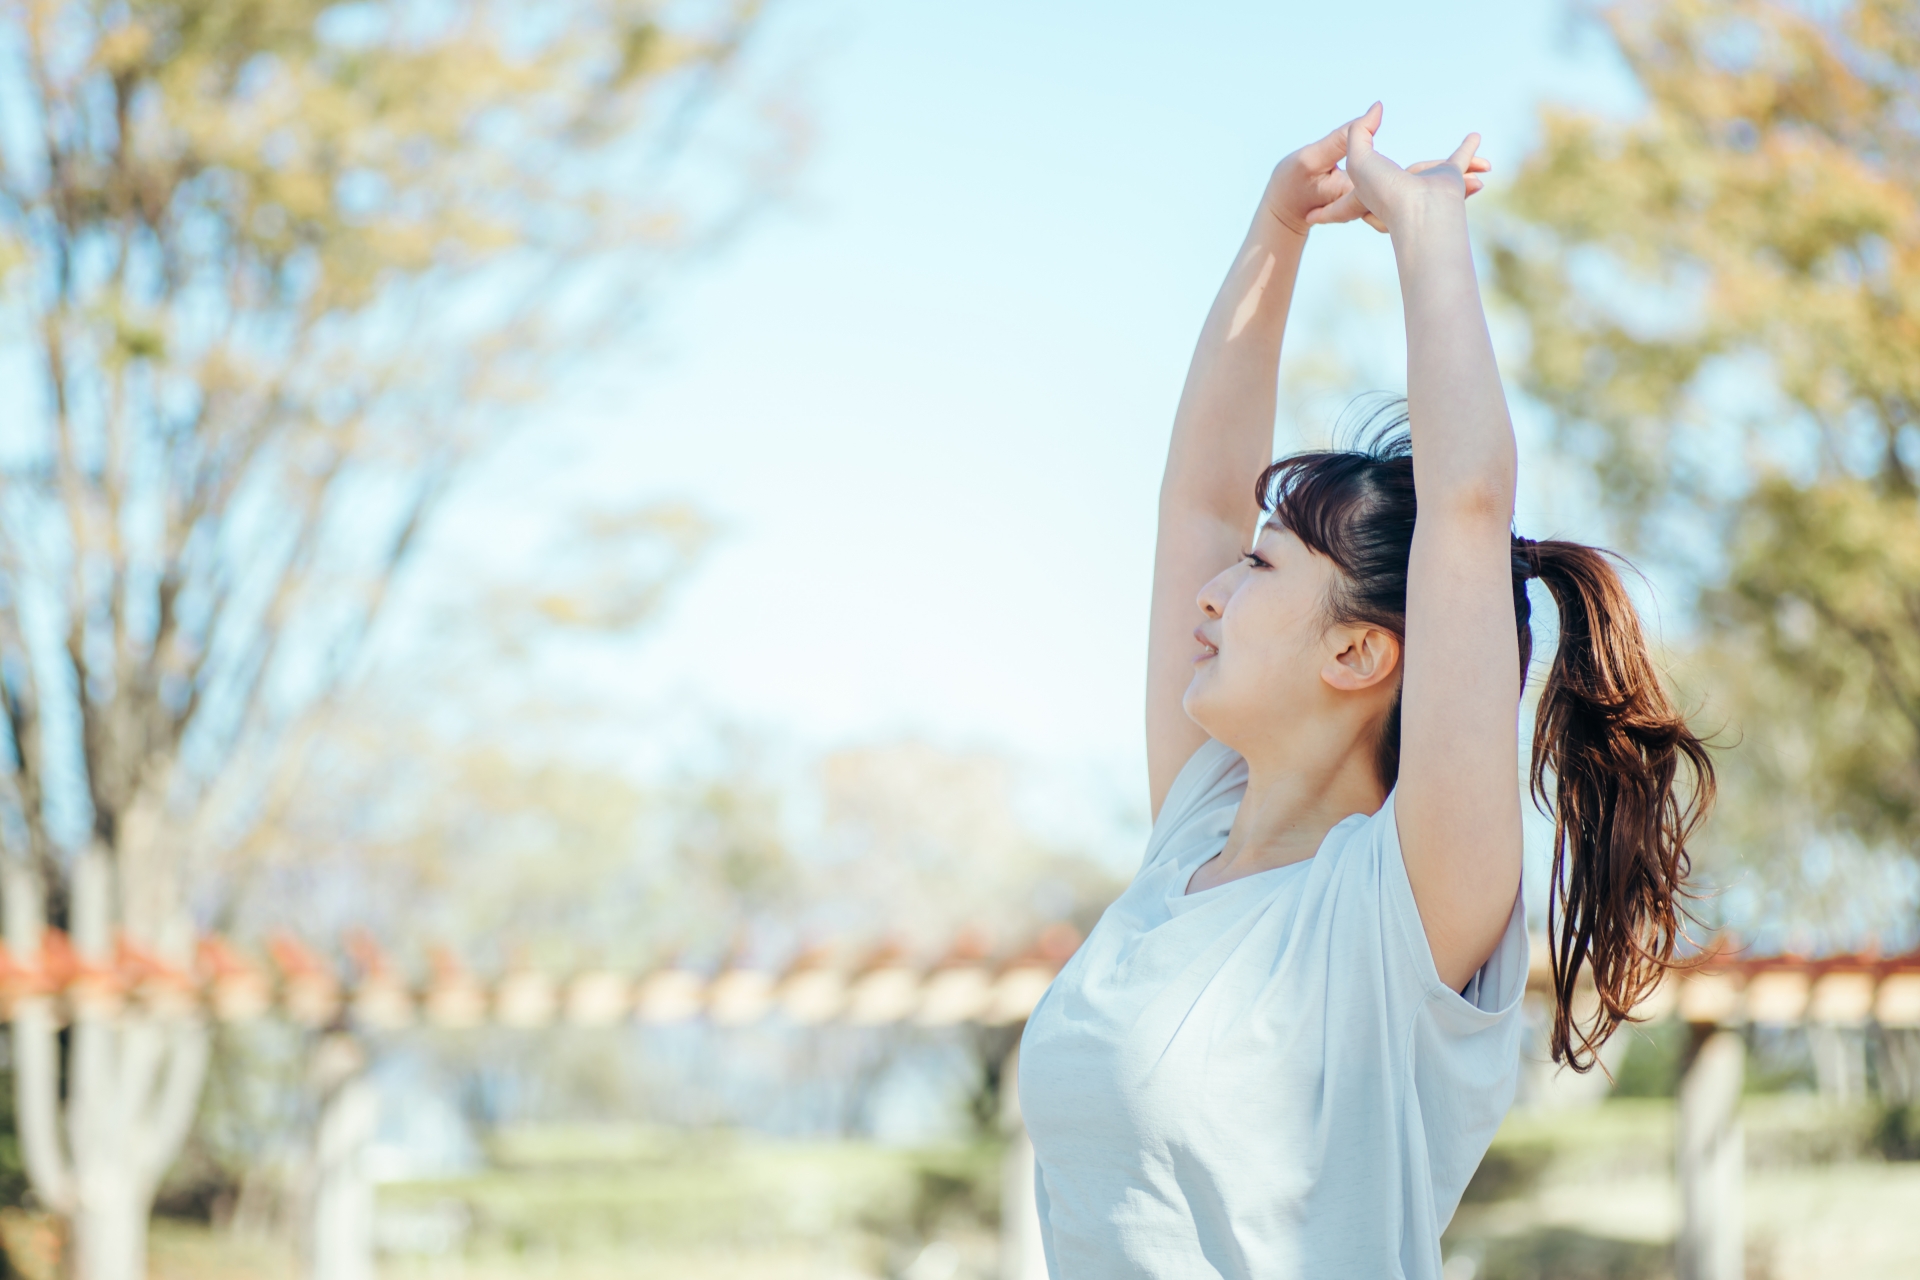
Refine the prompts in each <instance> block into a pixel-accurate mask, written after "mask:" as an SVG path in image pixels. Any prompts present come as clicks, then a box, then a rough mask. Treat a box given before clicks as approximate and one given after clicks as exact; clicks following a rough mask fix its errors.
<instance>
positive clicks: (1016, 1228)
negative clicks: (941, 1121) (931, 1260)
mask: <svg viewBox="0 0 1920 1280" xmlns="http://www.w3.org/2000/svg"><path fill="white" fill-rule="evenodd" d="M1000 1127H1001V1129H1002V1131H1003V1132H1005V1133H1006V1135H1007V1152H1006V1154H1005V1155H1004V1156H1002V1157H1001V1164H1000V1280H1047V1254H1046V1249H1045V1246H1043V1245H1042V1244H1041V1242H1040V1210H1039V1207H1038V1205H1037V1203H1036V1201H1035V1200H1034V1194H1033V1142H1032V1140H1031V1139H1029V1138H1028V1137H1027V1126H1026V1122H1025V1121H1024V1120H1022V1119H1021V1117H1020V1046H1019V1045H1018V1044H1015V1045H1014V1047H1013V1049H1012V1051H1011V1052H1009V1053H1008V1054H1007V1060H1006V1064H1005V1065H1004V1066H1002V1067H1001V1069H1000Z"/></svg>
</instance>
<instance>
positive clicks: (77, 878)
mask: <svg viewBox="0 0 1920 1280" xmlns="http://www.w3.org/2000/svg"><path fill="white" fill-rule="evenodd" d="M5 896H6V904H5V911H6V930H7V943H8V947H9V949H10V950H11V951H13V953H14V954H15V955H16V956H17V957H19V959H20V961H21V962H22V963H28V964H30V963H32V962H33V961H34V960H35V959H36V958H38V957H40V956H42V954H43V950H44V943H45V940H46V939H45V924H46V916H45V910H44V906H43V902H44V898H43V896H42V894H41V893H40V887H39V884H38V882H37V881H36V880H35V879H34V878H33V876H32V874H31V873H30V872H28V871H27V870H25V869H24V868H21V867H18V866H15V867H10V868H8V869H7V871H6V873H5ZM71 903H72V925H73V947H74V956H75V958H76V960H77V961H78V962H79V964H80V966H81V968H82V973H81V975H80V981H79V982H78V983H77V984H74V985H71V986H70V987H69V988H68V992H67V995H66V1002H67V1004H68V1005H70V1012H71V1016H72V1034H71V1036H70V1037H69V1041H68V1053H67V1060H66V1063H65V1067H66V1070H65V1072H64V1078H63V1072H62V1070H61V1065H62V1064H61V1061H60V1056H61V1055H60V1044H59V1014H60V1012H61V1011H60V1008H59V1005H58V1004H57V1003H56V1001H57V999H58V997H56V996H53V995H51V994H49V995H40V996H35V997H32V998H30V999H26V1000H22V1001H19V1002H17V1003H16V1004H15V1006H14V1010H13V1023H12V1025H13V1045H14V1051H15V1053H16V1055H17V1059H16V1064H17V1065H16V1070H15V1072H14V1087H15V1100H14V1109H15V1113H16V1114H17V1115H18V1116H19V1117H20V1140H21V1154H22V1157H23V1162H24V1163H25V1165H26V1169H27V1177H28V1180H29V1181H30V1182H31V1184H32V1186H33V1190H34V1194H35V1195H36V1196H37V1197H38V1198H39V1199H40V1201H41V1202H42V1203H43V1204H45V1205H46V1206H47V1208H48V1209H49V1210H51V1211H52V1212H53V1213H55V1214H56V1215H58V1216H60V1217H62V1218H64V1219H66V1221H67V1225H68V1227H69V1234H70V1238H71V1239H72V1241H73V1267H74V1269H73V1275H74V1278H75V1280H141V1278H142V1277H144V1276H145V1275H146V1253H147V1219H148V1216H149V1215H150V1214H151V1212H152V1209H153V1195H154V1191H155V1189H156V1188H157V1187H158V1186H159V1182H160V1178H161V1175H162V1174H164V1173H165V1172H166V1170H167V1167H168V1166H169V1165H170V1164H172V1163H173V1159H174V1157H175V1156H176V1155H178V1154H179V1151H180V1146H181V1144H182V1143H183V1142H184V1141H185V1140H186V1136H187V1130H188V1128H189V1127H190V1126H191V1125H192V1123H193V1117H194V1113H195V1111H196V1110H197V1108H198V1103H199V1100H200V1088H201V1084H202V1083H203V1082H204V1080H205V1078H206V1068H207V1054H208V1048H209V1044H208V1035H207V1028H206V1026H205V1024H204V1022H202V1020H201V1018H200V1016H199V1014H198V1013H197V1012H192V1011H189V1010H185V1009H183V1010H179V1011H171V1012H160V1011H148V1010H143V1009H138V1008H128V1007H123V1006H122V1004H121V993H119V992H118V991H116V990H115V989H114V987H113V985H112V982H111V977H112V975H113V967H114V955H113V948H112V936H113V929H112V918H113V911H112V908H113V903H112V884H111V870H110V868H109V866H108V863H107V859H106V857H105V855H103V854H102V853H100V852H98V851H93V852H89V853H87V854H84V855H82V857H81V858H80V859H79V861H78V863H77V865H76V866H75V868H74V874H73V885H72V899H71ZM63 1085H64V1087H63ZM62 1119H64V1120H65V1124H64V1125H62V1124H61V1123H60V1121H61V1120H62ZM62 1129H64V1130H65V1132H64V1134H63V1133H62Z"/></svg>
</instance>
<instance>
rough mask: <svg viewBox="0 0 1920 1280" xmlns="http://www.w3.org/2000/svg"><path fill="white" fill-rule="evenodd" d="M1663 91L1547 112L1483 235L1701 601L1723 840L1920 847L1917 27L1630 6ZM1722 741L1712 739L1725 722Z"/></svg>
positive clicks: (1626, 511)
mask: <svg viewBox="0 0 1920 1280" xmlns="http://www.w3.org/2000/svg"><path fill="white" fill-rule="evenodd" d="M1602 18H1603V20H1604V22H1605V24H1606V27H1607V29H1608V31H1609V32H1610V33H1611V35H1612V37H1613V40H1614V43H1615V44H1616V46H1617V48H1618V49H1619V51H1620V53H1621V55H1622V56H1623V57H1624V59H1625V61H1626V64H1627V66H1628V67H1629V68H1630V70H1631V71H1632V73H1633V75H1634V77H1635V78H1636V80H1637V81H1638V83H1639V85H1640V87H1641V89H1642V90H1643V92H1644V94H1645V97H1646V104H1647V105H1646V110H1645V111H1644V113H1643V114H1641V115H1640V116H1638V117H1637V118H1635V119H1632V120H1628V121H1618V120H1612V119H1607V118H1602V117H1600V116H1597V115H1594V114H1591V113H1585V112H1580V111H1574V110H1566V109H1558V108H1556V109H1552V110H1549V111H1548V112H1547V113H1546V114H1545V116H1544V120H1543V128H1544V141H1543V143H1542V145H1541V147H1540V148H1539V150H1538V151H1537V152H1536V153H1535V154H1534V155H1532V156H1531V157H1529V158H1528V160H1527V161H1526V162H1525V164H1524V165H1523V166H1522V168H1521V171H1520V173H1519V176H1518V178H1517V180H1516V182H1515V183H1514V185H1513V187H1512V189H1511V190H1510V192H1509V193H1508V196H1507V199H1506V204H1505V208H1504V217H1503V219H1501V220H1498V226H1497V227H1496V228H1495V230H1494V233H1493V235H1492V236H1491V238H1490V240H1489V248H1490V254H1491V258H1492V262H1493V267H1494V281H1495V285H1496V287H1497V289H1498V290H1499V291H1500V292H1501V293H1502V294H1503V295H1504V296H1505V297H1506V298H1507V299H1508V300H1509V301H1511V302H1512V303H1513V304H1515V306H1516V307H1517V308H1518V310H1519V311H1520V312H1521V314H1522V315H1523V316H1524V318H1525V320H1526V322H1527V326H1528V329H1529V333H1530V340H1531V346H1530V350H1529V352H1528V355H1527V358H1526V362H1525V364H1524V367H1523V368H1522V369H1521V380H1522V382H1523V383H1524V385H1525V388H1526V390H1527V391H1528V392H1529V393H1530V394H1531V395H1533V396H1534V397H1536V398H1537V399H1538V400H1539V401H1540V402H1542V403H1543V404H1544V405H1545V406H1546V407H1547V408H1548V409H1549V410H1550V412H1551V414H1552V416H1553V420H1554V423H1555V428H1556V431H1557V434H1558V437H1559V440H1560V443H1561V445H1562V446H1563V447H1564V448H1565V449H1566V450H1568V451H1569V452H1570V453H1572V454H1573V455H1575V456H1578V457H1582V458H1586V459H1588V460H1590V461H1591V463H1592V465H1593V473H1594V475H1595V477H1596V480H1597V483H1598V491H1599V493H1600V495H1601V496H1602V498H1603V499H1604V501H1605V502H1606V504H1607V507H1608V509H1609V510H1610V511H1611V512H1612V513H1613V515H1614V516H1615V517H1616V519H1617V522H1618V527H1619V530H1620V532H1621V535H1622V536H1623V537H1624V538H1626V539H1627V540H1628V542H1629V544H1630V545H1633V546H1636V547H1638V548H1639V549H1640V550H1642V551H1645V552H1648V553H1650V554H1653V555H1655V556H1657V557H1659V558H1661V559H1662V560H1663V561H1665V562H1666V563H1667V565H1668V567H1669V568H1673V569H1676V570H1678V571H1679V572H1680V574H1681V575H1682V576H1683V577H1686V578H1688V579H1689V580H1690V581H1691V582H1692V583H1693V584H1694V585H1695V586H1696V587H1697V589H1698V593H1699V594H1698V600H1697V603H1698V604H1699V605H1700V613H1699V621H1700V629H1699V634H1698V636H1697V637H1696V641H1697V649H1696V652H1695V654H1694V659H1695V661H1694V663H1693V667H1692V671H1691V673H1690V676H1689V679H1690V681H1691V682H1692V683H1693V684H1695V685H1696V686H1697V688H1696V692H1703V693H1705V694H1706V702H1707V704H1708V707H1709V711H1708V717H1709V720H1710V721H1722V720H1724V722H1725V723H1726V725H1727V728H1728V732H1727V733H1726V734H1725V735H1724V741H1725V742H1726V743H1727V744H1728V745H1735V744H1737V746H1736V747H1735V749H1734V750H1732V751H1730V752H1729V753H1728V758H1727V762H1726V763H1727V768H1726V770H1725V774H1726V783H1727V788H1726V803H1724V804H1723V805H1722V806H1721V818H1720V820H1719V821H1718V822H1717V823H1716V824H1715V830H1717V832H1718V838H1719V842H1720V843H1721V844H1723V845H1731V846H1734V847H1737V848H1740V849H1742V850H1743V851H1745V852H1747V853H1749V854H1757V855H1762V856H1765V855H1769V854H1770V855H1772V856H1773V857H1774V859H1775V860H1776V862H1778V861H1781V860H1788V859H1792V858H1796V857H1798V856H1799V855H1800V854H1801V853H1802V852H1803V851H1804V850H1805V849H1806V848H1807V847H1808V846H1809V844H1810V842H1813V841H1814V840H1816V839H1817V838H1819V836H1820V835H1821V833H1832V832H1835V831H1840V832H1845V833H1849V835H1850V836H1851V837H1852V838H1855V839H1857V840H1858V841H1861V842H1864V843H1865V844H1867V845H1877V844H1881V843H1891V844H1893V845H1895V846H1897V847H1901V848H1906V849H1911V848H1912V847H1913V844H1914V838H1915V837H1916V835H1920V612H1916V608H1917V607H1920V519H1917V518H1916V511H1915V467H1916V465H1917V464H1920V419H1916V413H1920V362H1916V361H1915V359H1914V358H1913V357H1914V353H1915V352H1916V350H1920V134H1916V133H1915V132H1914V130H1913V128H1912V120H1913V119H1914V116H1915V113H1916V111H1920V76H1916V74H1915V73H1916V71H1920V6H1916V5H1915V4H1914V3H1913V2H1912V0H1854V2H1853V3H1849V4H1845V5H1841V6H1832V7H1828V6H1820V7H1815V8H1810V7H1809V6H1806V5H1801V4H1797V3H1792V2H1791V0H1624V2H1622V3H1615V4H1611V5H1609V6H1607V7H1606V8H1604V9H1603V10H1602ZM1709 727H1713V726H1712V725H1711V724H1710V726H1709Z"/></svg>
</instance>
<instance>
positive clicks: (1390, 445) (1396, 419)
mask: <svg viewBox="0 0 1920 1280" xmlns="http://www.w3.org/2000/svg"><path fill="white" fill-rule="evenodd" d="M1354 435H1355V436H1356V437H1357V438H1356V439H1355V440H1354V446H1353V447H1352V448H1347V449H1319V450H1314V451H1313V452H1310V453H1296V454H1294V455H1292V456H1291V457H1287V458H1282V459H1280V461H1278V462H1276V463H1274V464H1273V465H1271V466H1269V467H1268V468H1267V469H1266V470H1265V471H1263V472H1261V473H1260V479H1259V480H1258V482H1256V485H1255V488H1254V501H1255V502H1257V503H1258V504H1259V505H1260V509H1261V510H1262V511H1264V512H1267V513H1269V516H1268V519H1269V521H1270V522H1271V523H1272V524H1274V525H1277V526H1278V527H1280V528H1282V529H1285V530H1286V531H1287V532H1288V533H1291V534H1292V535H1293V536H1294V537H1296V538H1298V539H1300V541H1301V542H1302V543H1303V544H1305V545H1306V547H1307V549H1308V550H1310V551H1313V552H1315V553H1317V554H1319V555H1323V556H1325V557H1327V559H1329V560H1331V561H1333V562H1334V564H1335V565H1337V566H1339V568H1340V571H1341V572H1342V573H1344V574H1345V575H1347V577H1349V578H1356V577H1362V576H1365V575H1366V574H1367V573H1368V571H1369V570H1372V569H1374V568H1376V566H1375V565H1373V564H1371V563H1369V562H1370V561H1372V560H1374V559H1375V557H1376V556H1377V555H1378V553H1379V551H1381V550H1383V549H1384V548H1383V547H1382V545H1381V542H1382V535H1385V540H1386V542H1387V543H1388V544H1391V543H1393V542H1399V541H1400V540H1401V539H1400V538H1399V537H1396V536H1395V535H1396V534H1400V533H1404V538H1405V543H1403V545H1405V544H1406V543H1411V541H1412V532H1413V529H1412V526H1413V515H1414V500H1413V440H1412V437H1411V436H1410V435H1409V434H1408V432H1407V413H1406V402H1405V401H1403V400H1397V399H1396V400H1392V401H1389V402H1387V403H1385V404H1384V405H1376V407H1374V408H1373V410H1372V411H1371V412H1370V413H1368V414H1367V416H1366V418H1365V420H1364V421H1363V422H1362V423H1361V424H1360V427H1359V430H1358V431H1357V432H1355V433H1354ZM1382 522H1384V523H1385V524H1387V525H1391V526H1395V527H1394V528H1393V529H1384V528H1369V526H1376V525H1378V524H1380V523H1382ZM1402 525H1404V526H1405V529H1404V531H1402V530H1401V529H1399V527H1398V526H1402ZM1369 535H1371V536H1369ZM1369 553H1372V554H1369Z"/></svg>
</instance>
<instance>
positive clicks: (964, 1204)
mask: <svg viewBox="0 0 1920 1280" xmlns="http://www.w3.org/2000/svg"><path fill="white" fill-rule="evenodd" d="M490 1150H491V1154H492V1156H493V1158H494V1168H493V1169H492V1170H490V1171H488V1172H485V1173H481V1174H477V1175H475V1176H472V1177H467V1178H459V1179H451V1180H444V1181H436V1182H430V1183H409V1184H398V1185H393V1186H389V1187H387V1188H384V1189H383V1190H382V1192H381V1195H382V1203H383V1205H385V1206H387V1207H390V1208H395V1209H405V1208H407V1207H409V1206H412V1207H417V1208H426V1207H431V1206H435V1205H443V1204H446V1203H449V1202H454V1203H458V1204H460V1205H461V1206H463V1207H464V1209H465V1211H466V1216H467V1219H468V1220H469V1221H470V1222H471V1223H472V1224H473V1231H472V1236H471V1239H470V1248H471V1249H473V1250H474V1251H476V1252H481V1253H485V1252H496V1251H505V1252H511V1253H526V1252H539V1253H553V1252H561V1253H568V1252H580V1251H588V1250H592V1249H596V1248H605V1247H608V1246H617V1245H621V1244H626V1245H634V1244H641V1243H644V1244H647V1245H651V1246H663V1245H668V1244H674V1243H680V1244H688V1243H694V1242H700V1241H730V1242H733V1243H735V1244H736V1245H741V1246H747V1245H756V1244H758V1245H767V1244H772V1243H777V1242H779V1241H781V1240H789V1239H794V1240H798V1239H818V1238H822V1237H826V1236H831V1235H836V1234H839V1235H845V1234H849V1233H851V1234H853V1235H865V1236H869V1237H873V1238H877V1239H883V1240H885V1239H895V1238H903V1239H924V1238H926V1237H927V1236H929V1235H931V1234H934V1233H936V1232H939V1231H941V1230H943V1229H947V1228H953V1227H977V1226H980V1225H983V1224H991V1222H992V1221H993V1220H994V1219H995V1218H996V1217H997V1215H998V1212H999V1209H998V1204H999V1154H1000V1150H1001V1149H1000V1148H999V1147H998V1146H997V1145H988V1144H980V1145H978V1146H954V1147H937V1148H925V1149H918V1150H909V1149H901V1148H885V1147H878V1146H874V1145H872V1144H868V1143H860V1142H783V1141H779V1140H775V1139H768V1138H764V1137H756V1136H754V1135H751V1134H746V1133H726V1132H719V1131H705V1132H671V1131H664V1130H655V1129H636V1128H630V1127H621V1126H604V1125H602V1126H595V1127H593V1128H591V1129H587V1128H580V1129H573V1128H556V1127H540V1128H530V1129H523V1130H516V1131H508V1132H506V1133H503V1134H501V1135H499V1136H497V1137H496V1138H495V1139H494V1141H493V1142H492V1143H491V1144H490Z"/></svg>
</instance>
